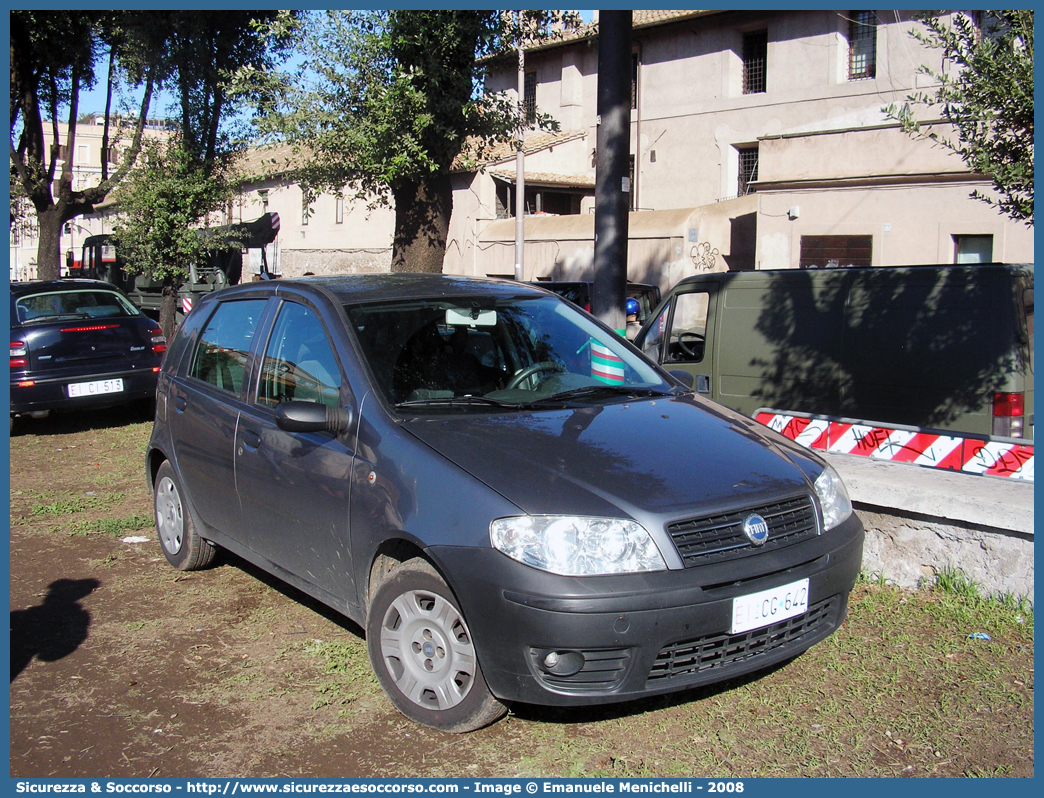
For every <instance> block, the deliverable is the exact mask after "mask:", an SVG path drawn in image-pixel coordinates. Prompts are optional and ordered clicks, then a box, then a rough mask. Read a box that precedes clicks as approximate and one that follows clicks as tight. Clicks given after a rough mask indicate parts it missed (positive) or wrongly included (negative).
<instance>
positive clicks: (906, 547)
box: [856, 504, 1033, 601]
mask: <svg viewBox="0 0 1044 798" xmlns="http://www.w3.org/2000/svg"><path fill="white" fill-rule="evenodd" d="M856 512H857V514H858V515H859V517H860V519H862V521H863V526H864V527H865V528H866V542H865V543H864V545H863V571H864V572H865V573H867V574H871V575H880V576H883V577H884V578H885V579H887V580H888V581H890V582H894V583H895V584H897V585H899V586H900V587H904V588H916V587H918V586H920V585H921V584H924V583H928V584H930V583H932V582H934V581H935V579H936V577H937V576H938V575H939V573H941V572H943V571H946V570H959V571H960V572H961V573H963V574H964V575H965V576H967V577H968V578H970V579H971V580H973V581H974V582H975V583H976V584H978V585H979V586H980V588H981V589H982V592H983V593H986V594H989V595H995V596H997V595H1000V596H1003V595H1011V596H1015V597H1017V598H1023V597H1024V598H1028V599H1029V600H1030V601H1032V600H1033V536H1032V535H1022V534H1018V533H1010V532H1007V531H1006V530H999V529H995V528H990V527H978V526H974V525H971V524H961V523H957V522H954V521H941V520H940V519H933V518H925V517H923V516H917V515H913V514H909V513H903V512H901V511H897V510H883V509H882V508H879V507H867V506H866V505H864V504H857V505H856Z"/></svg>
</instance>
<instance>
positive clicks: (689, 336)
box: [677, 332, 707, 357]
mask: <svg viewBox="0 0 1044 798" xmlns="http://www.w3.org/2000/svg"><path fill="white" fill-rule="evenodd" d="M677 340H678V348H679V349H680V350H681V351H682V352H684V353H685V354H686V355H688V356H689V357H702V354H701V355H697V354H696V350H695V349H694V348H693V347H696V346H701V345H703V343H704V342H705V341H706V340H707V338H706V336H703V335H700V334H699V333H694V332H683V333H679V334H678V339H677Z"/></svg>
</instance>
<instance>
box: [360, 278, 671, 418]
mask: <svg viewBox="0 0 1044 798" xmlns="http://www.w3.org/2000/svg"><path fill="white" fill-rule="evenodd" d="M345 310H346V312H347V313H348V317H349V319H351V322H352V325H353V327H354V328H355V332H356V334H357V335H358V338H359V341H360V343H361V345H362V350H363V354H364V356H365V357H366V360H367V362H368V363H369V366H370V369H371V371H372V372H373V374H374V376H375V377H376V379H377V383H378V385H379V386H380V388H381V391H382V392H383V394H384V396H385V398H386V399H387V400H388V402H389V403H391V404H393V405H395V406H396V407H398V408H400V409H401V410H402V411H404V412H416V411H420V412H427V411H430V410H432V409H435V408H472V409H473V408H484V409H487V410H488V409H489V408H498V407H513V408H521V407H543V406H554V405H555V404H556V403H568V402H574V401H578V402H579V401H582V402H595V401H614V400H616V401H620V400H621V399H622V398H623V399H625V398H627V397H629V396H630V397H633V396H642V395H651V394H655V395H660V394H666V393H668V392H670V391H672V390H673V388H672V386H671V385H670V384H668V383H667V382H665V381H664V380H663V379H662V378H661V377H660V375H659V373H658V372H657V371H656V369H655V368H654V367H653V366H652V365H650V364H649V362H648V361H647V360H645V359H644V358H643V357H642V356H640V355H638V354H636V353H635V352H634V351H632V350H631V349H629V348H628V347H627V346H626V345H625V344H624V342H623V341H622V340H621V339H620V338H618V337H617V336H616V335H614V334H613V333H610V332H607V331H606V330H604V329H602V328H601V327H599V326H598V325H597V324H595V323H594V321H592V319H591V318H590V317H589V316H587V315H586V314H584V313H580V312H578V311H577V310H575V309H574V308H572V307H570V306H569V305H568V304H566V303H565V302H563V301H562V300H560V299H558V298H557V297H548V296H541V297H524V298H520V297H510V298H497V299H496V300H495V301H494V300H493V299H492V298H490V299H488V300H483V301H475V300H474V299H472V298H461V299H458V300H454V299H445V298H440V299H431V300H423V301H419V300H409V301H398V302H382V303H379V304H366V305H348V306H346V307H345Z"/></svg>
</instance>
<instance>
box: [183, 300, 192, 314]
mask: <svg viewBox="0 0 1044 798" xmlns="http://www.w3.org/2000/svg"><path fill="white" fill-rule="evenodd" d="M181 312H182V313H184V314H185V315H186V316H187V315H188V314H190V313H191V312H192V297H190V296H183V297H182V298H181Z"/></svg>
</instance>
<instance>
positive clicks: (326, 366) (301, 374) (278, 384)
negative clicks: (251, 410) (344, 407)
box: [257, 302, 341, 407]
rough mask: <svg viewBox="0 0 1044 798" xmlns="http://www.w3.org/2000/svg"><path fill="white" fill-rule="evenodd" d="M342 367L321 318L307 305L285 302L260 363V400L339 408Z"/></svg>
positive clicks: (273, 405)
mask: <svg viewBox="0 0 1044 798" xmlns="http://www.w3.org/2000/svg"><path fill="white" fill-rule="evenodd" d="M340 395H341V370H340V368H339V367H338V365H337V356H336V355H335V354H334V350H333V346H331V344H330V339H329V338H328V337H327V335H326V329H325V328H324V327H323V323H322V322H321V321H320V320H319V317H318V316H316V314H315V313H314V312H313V311H312V310H311V309H309V308H307V307H305V306H304V305H299V304H297V303H296V302H285V303H284V304H283V307H282V308H281V309H280V311H279V316H278V318H277V319H276V323H275V328H274V329H273V330H272V336H271V338H269V339H268V347H267V348H266V349H265V360H264V363H263V364H262V366H261V384H260V385H259V386H258V390H257V401H258V402H260V403H262V404H266V405H269V406H271V407H275V406H276V405H278V404H279V403H280V402H289V401H291V400H296V401H299V402H318V403H319V404H322V405H327V406H328V407H338V406H339V405H340Z"/></svg>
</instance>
